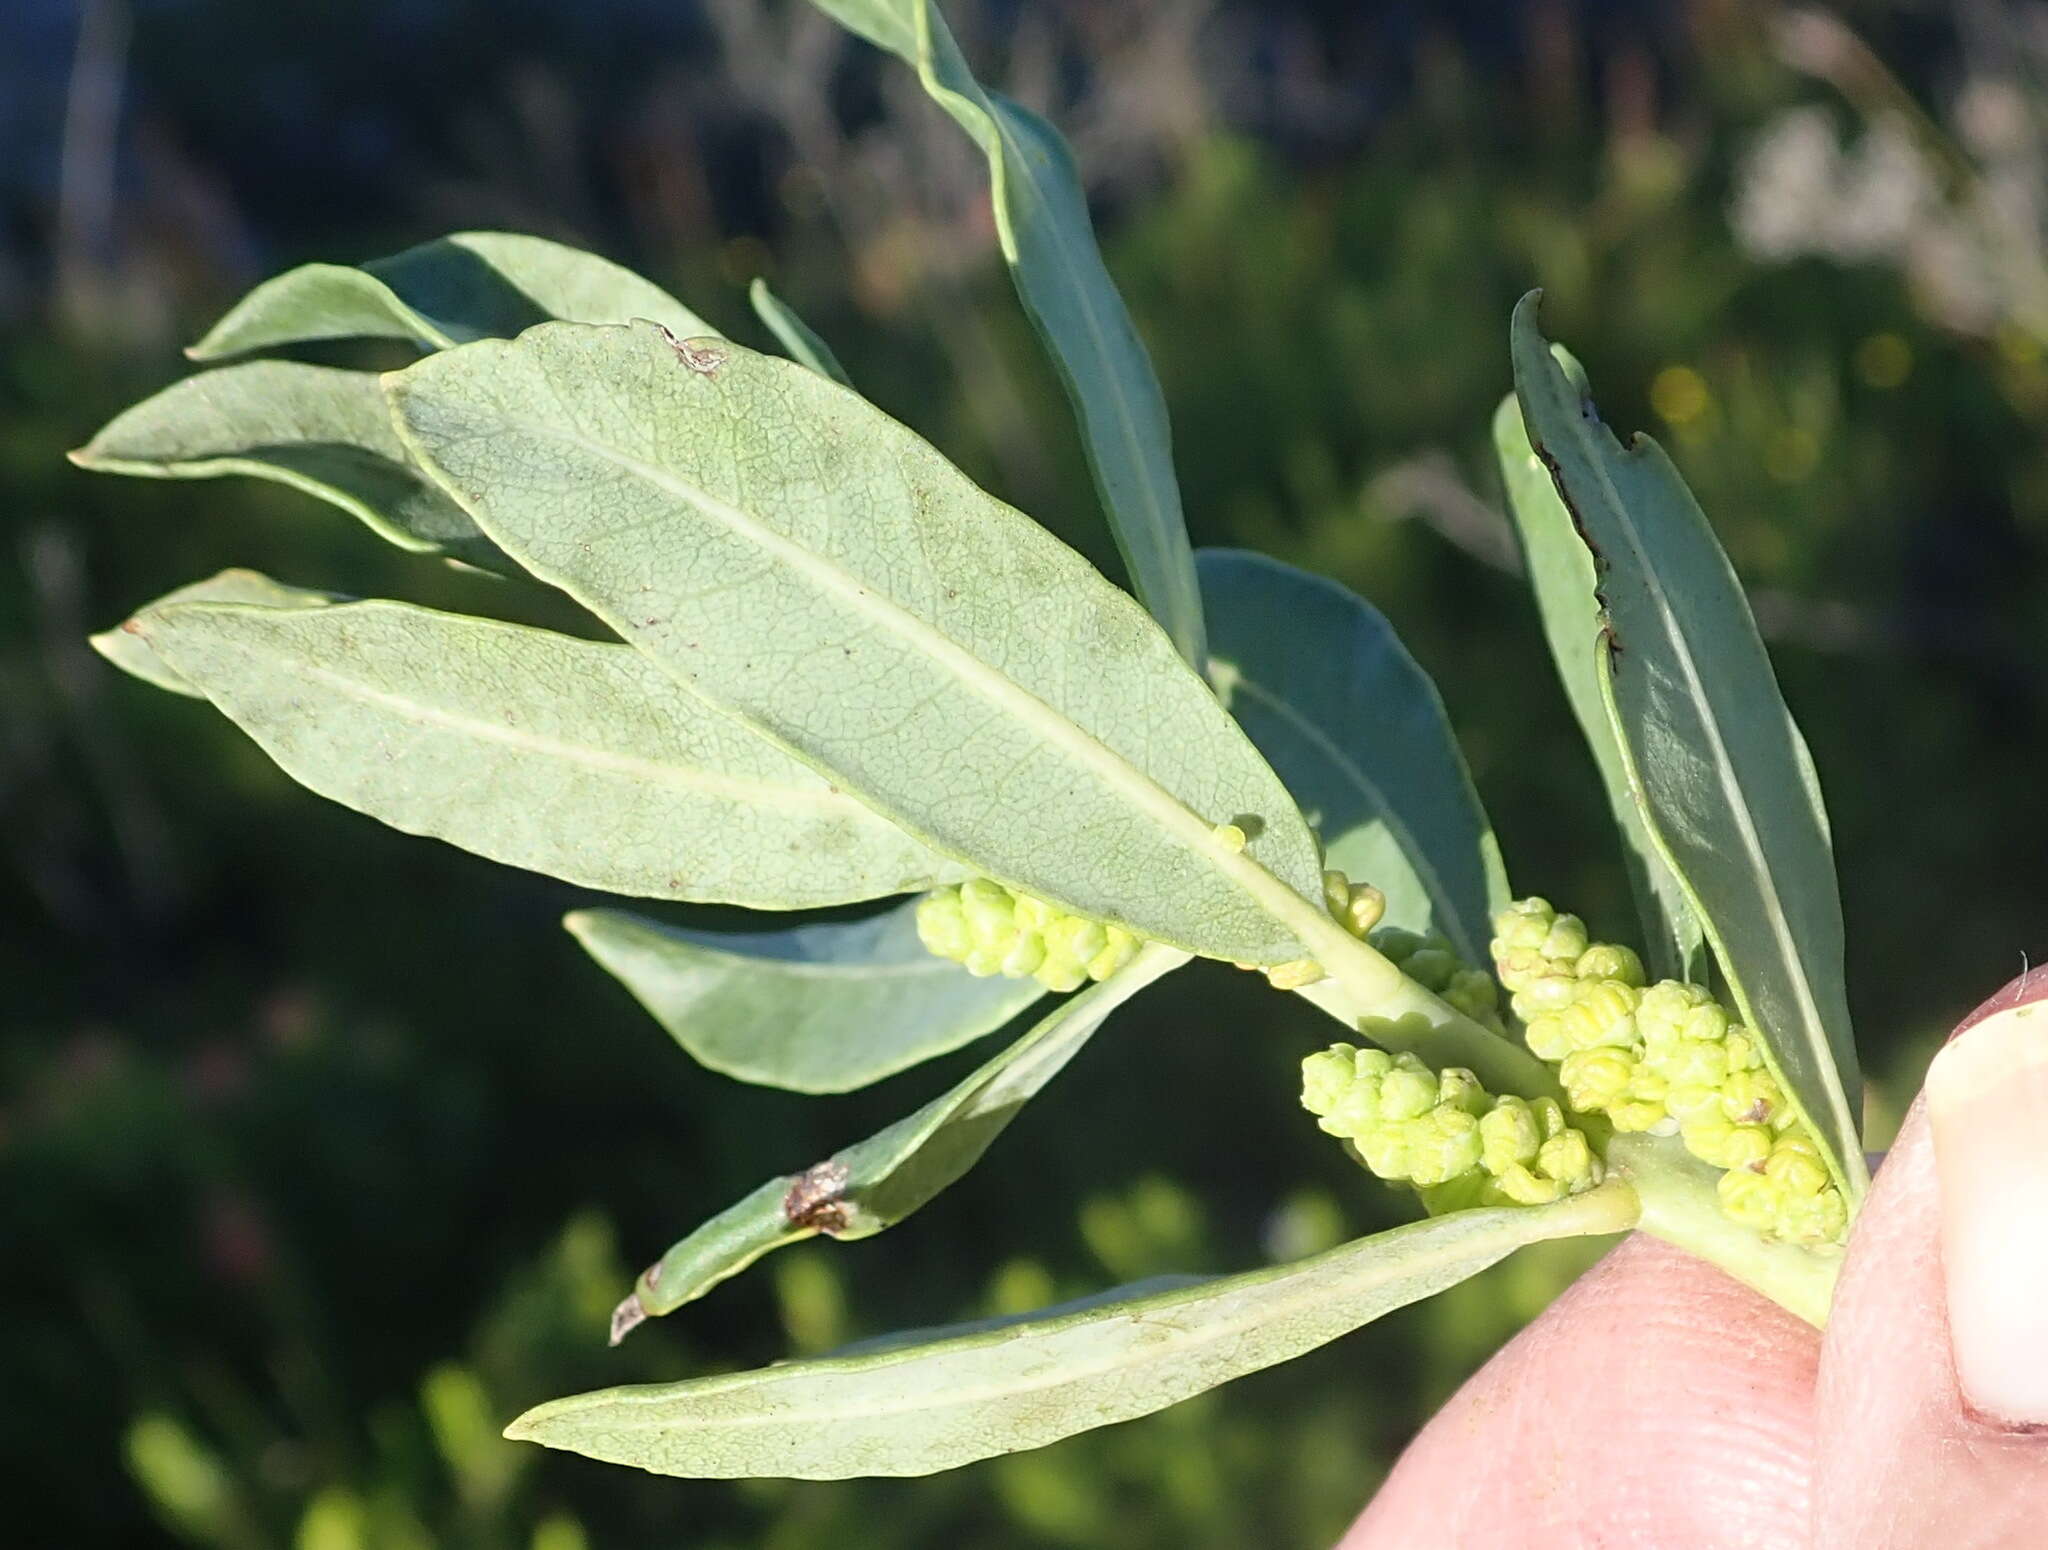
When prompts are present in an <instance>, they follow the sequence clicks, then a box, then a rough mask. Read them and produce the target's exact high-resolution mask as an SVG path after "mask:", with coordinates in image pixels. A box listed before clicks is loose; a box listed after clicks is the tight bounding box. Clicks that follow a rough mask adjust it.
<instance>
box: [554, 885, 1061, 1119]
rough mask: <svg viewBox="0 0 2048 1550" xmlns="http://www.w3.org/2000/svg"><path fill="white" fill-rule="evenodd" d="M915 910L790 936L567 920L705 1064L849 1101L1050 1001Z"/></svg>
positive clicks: (583, 917) (609, 918)
mask: <svg viewBox="0 0 2048 1550" xmlns="http://www.w3.org/2000/svg"><path fill="white" fill-rule="evenodd" d="M916 912H917V902H916V901H915V900H911V901H908V902H906V903H904V904H901V905H899V906H897V907H896V908H895V909H892V910H889V911H888V912H886V913H885V914H881V915H876V916H872V917H871V918H869V919H867V920H855V921H828V922H821V923H817V924H812V925H805V926H792V927H790V928H789V929H787V930H784V931H747V932H733V931H727V932H711V931H686V930H684V929H682V928H681V927H678V926H670V925H664V924H663V923H661V922H660V921H654V920H648V919H646V918H645V917H644V916H639V915H629V914H626V913H624V912H623V911H620V910H578V911H577V912H576V913H575V914H573V915H570V916H569V917H568V918H567V919H565V920H564V921H563V922H562V924H564V925H565V926H567V927H568V928H569V930H570V931H571V932H573V933H574V934H575V937H576V940H577V941H579V942H581V943H582V944H583V946H584V947H585V948H586V949H587V950H588V951H589V953H590V956H591V957H593V958H595V959H596V960H597V961H598V962H599V963H601V964H603V965H604V966H605V968H607V969H609V970H610V971H611V972H612V974H613V975H614V976H616V977H617V979H618V981H619V983H620V984H622V985H624V986H625V987H626V988H627V989H628V990H630V991H631V992H632V993H633V995H634V997H635V998H636V999H637V1000H638V1001H639V1002H640V1004H641V1005H642V1006H644V1007H646V1008H647V1010H648V1011H649V1012H650V1013H651V1014H652V1015H653V1017H654V1020H655V1021H656V1022H658V1023H660V1024H661V1026H662V1027H664V1028H666V1029H667V1030H668V1031H669V1033H670V1034H672V1035H673V1036H674V1037H675V1041H676V1042H677V1043H678V1044H680V1045H682V1047H683V1048H684V1049H686V1050H688V1051H689V1052H690V1054H691V1056H692V1057H693V1058H695V1059H696V1060H697V1061H698V1062H700V1063H701V1064H703V1065H707V1066H709V1067H710V1068H711V1069H712V1070H714V1071H723V1072H724V1073H725V1074H726V1075H727V1076H734V1077H738V1078H739V1079H740V1080H741V1081H743V1082H761V1083H764V1084H766V1085H767V1086H770V1087H786V1088H789V1089H791V1090H793V1091H796V1092H806V1093H842V1092H850V1091H852V1090H853V1089H854V1088H856V1087H865V1086H867V1084H868V1083H870V1082H878V1081H880V1080H881V1079H882V1078H883V1077H885V1076H890V1075H893V1074H894V1073H896V1072H898V1071H902V1070H905V1069H906V1068H908V1067H910V1066H914V1065H916V1064H917V1063H918V1062H919V1061H923V1060H930V1059H931V1058H932V1057H933V1056H935V1055H943V1054H946V1053H947V1052H948V1051H950V1050H955V1049H958V1048H959V1047H960V1046H961V1045H963V1044H966V1043H969V1042H971V1041H972V1040H975V1039H978V1038H980V1037H981V1036H982V1035H983V1034H986V1033H992V1032H994V1031H995V1030H996V1029H998V1028H1000V1027H1002V1025H1003V1024H1004V1023H1006V1022H1008V1021H1009V1020H1010V1019H1011V1018H1012V1017H1014V1016H1016V1015H1017V1014H1018V1013H1019V1012H1021V1011H1023V1010H1024V1009H1025V1008H1026V1007H1028V1006H1030V1005H1031V1003H1032V1002H1034V1001H1036V1000H1038V998H1039V997H1040V996H1042V995H1044V994H1045V992H1044V989H1043V988H1042V987H1041V986H1040V985H1039V984H1038V983H1037V982H1036V981H1034V980H1029V979H1022V980H1012V979H1003V978H1001V977H990V978H988V979H976V978H975V977H974V976H973V975H971V974H969V973H968V972H967V971H966V970H965V969H963V968H961V967H960V965H958V964H957V963H953V962H951V961H950V960H948V959H944V958H939V957H935V956H934V955H933V954H932V953H931V952H929V951H927V950H926V948H925V945H924V944H923V943H922V942H920V941H919V940H918V936H917V919H916Z"/></svg>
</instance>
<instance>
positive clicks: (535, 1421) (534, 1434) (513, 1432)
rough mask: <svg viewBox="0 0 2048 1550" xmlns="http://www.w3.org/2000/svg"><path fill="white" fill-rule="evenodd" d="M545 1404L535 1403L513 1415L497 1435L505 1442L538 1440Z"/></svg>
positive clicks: (539, 1438)
mask: <svg viewBox="0 0 2048 1550" xmlns="http://www.w3.org/2000/svg"><path fill="white" fill-rule="evenodd" d="M546 1409H547V1406H546V1405H535V1406H534V1407H533V1408H532V1409H531V1410H529V1411H527V1412H526V1413H525V1414H523V1415H519V1416H516V1417H514V1418H513V1419H512V1420H511V1421H510V1422H509V1423H507V1425H506V1427H505V1430H504V1431H503V1432H501V1433H500V1434H499V1435H500V1436H502V1437H503V1438H504V1439H505V1440H506V1441H507V1442H540V1441H541V1420H540V1417H541V1415H542V1413H543V1412H544V1411H545V1410H546Z"/></svg>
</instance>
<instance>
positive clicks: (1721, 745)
mask: <svg viewBox="0 0 2048 1550" xmlns="http://www.w3.org/2000/svg"><path fill="white" fill-rule="evenodd" d="M1546 364H1547V365H1549V367H1550V369H1551V370H1552V371H1555V370H1557V367H1556V366H1555V364H1554V363H1552V362H1549V361H1548V358H1547V355H1546ZM1550 389H1551V393H1552V395H1553V397H1555V395H1556V391H1557V389H1556V383H1555V381H1554V380H1553V381H1552V382H1551V384H1550ZM1567 407H1568V408H1569V406H1567ZM1596 423H1597V422H1596ZM1601 429H1602V430H1603V431H1604V430H1605V427H1604V426H1603V427H1601ZM1591 434H1592V433H1590V432H1588V431H1586V430H1585V429H1584V428H1583V423H1582V422H1581V430H1580V432H1579V440H1580V450H1581V451H1582V452H1583V453H1585V454H1586V455H1587V456H1588V458H1589V460H1590V462H1591V463H1592V465H1593V468H1594V470H1595V472H1596V473H1597V475H1598V478H1599V480H1600V485H1601V488H1602V489H1603V490H1604V491H1605V493H1606V495H1607V497H1608V505H1609V509H1610V510H1611V511H1612V512H1613V513H1614V514H1615V515H1616V518H1617V521H1618V524H1619V526H1620V528H1621V530H1622V532H1623V533H1625V534H1626V535H1627V538H1628V543H1629V547H1630V548H1631V549H1632V550H1633V551H1634V556H1635V561H1636V569H1637V572H1638V574H1639V575H1640V576H1642V578H1643V581H1644V586H1643V590H1644V593H1645V595H1646V596H1648V597H1649V598H1650V600H1651V602H1652V604H1653V606H1654V607H1655V608H1656V610H1657V613H1658V616H1659V618H1660V619H1661V620H1662V621H1663V623H1664V627H1665V635H1666V637H1667V639H1668V640H1669V641H1670V642H1671V647H1672V653H1673V655H1674V657H1675V658H1676V660H1677V662H1678V664H1679V666H1680V669H1681V670H1682V671H1683V673H1684V674H1685V682H1686V687H1687V690H1688V694H1689V697H1690V698H1691V699H1692V701H1693V703H1695V704H1697V705H1699V706H1700V707H1701V715H1700V718H1699V721H1700V725H1701V727H1702V729H1703V730H1704V731H1705V732H1706V734H1707V737H1708V739H1709V741H1710V744H1711V746H1712V749H1713V752H1714V777H1715V780H1716V781H1717V782H1718V784H1719V785H1720V787H1721V792H1722V795H1723V797H1724V798H1726V805H1727V808H1728V810H1729V811H1730V813H1731V814H1732V815H1733V817H1734V820H1735V826H1736V829H1737V832H1738V833H1739V834H1740V835H1741V837H1742V845H1743V850H1744V852H1745V854H1746V856H1747V857H1748V859H1749V861H1750V868H1749V870H1750V873H1751V876H1752V877H1754V878H1756V879H1757V880H1758V881H1757V893H1758V895H1759V897H1760V898H1761V899H1762V900H1763V902H1764V904H1765V906H1766V908H1765V912H1764V914H1765V919H1766V921H1767V923H1768V925H1769V928H1770V931H1771V935H1772V937H1773V939H1774V940H1775V941H1776V943H1777V946H1778V950H1779V956H1780V958H1781V960H1782V961H1783V962H1784V963H1785V964H1786V965H1787V966H1788V968H1789V969H1790V970H1791V972H1790V973H1788V974H1787V975H1786V978H1787V979H1788V980H1789V981H1790V984H1791V989H1792V993H1793V998H1794V1001H1795V1003H1796V1005H1797V1010H1798V1013H1799V1017H1800V1020H1801V1022H1802V1023H1803V1024H1804V1026H1805V1029H1806V1033H1807V1039H1806V1043H1807V1045H1808V1047H1809V1049H1812V1048H1813V1046H1814V1037H1813V1036H1814V1035H1815V1034H1816V1033H1817V1034H1818V1035H1819V1046H1820V1048H1821V1049H1824V1050H1825V1051H1827V1052H1828V1058H1827V1059H1824V1060H1820V1061H1816V1062H1814V1064H1815V1065H1816V1066H1817V1067H1818V1068H1819V1075H1820V1079H1821V1086H1822V1088H1823V1089H1824V1091H1825V1092H1826V1093H1827V1096H1828V1100H1829V1107H1830V1108H1832V1109H1833V1110H1834V1111H1835V1112H1834V1114H1833V1116H1832V1117H1833V1119H1834V1122H1835V1126H1836V1128H1837V1129H1839V1130H1840V1131H1841V1135H1842V1138H1843V1142H1844V1144H1845V1145H1852V1146H1853V1145H1854V1144H1855V1138H1856V1129H1855V1126H1854V1124H1853V1123H1852V1122H1851V1121H1850V1119H1849V1116H1848V1113H1847V1097H1846V1094H1844V1093H1843V1092H1842V1090H1841V1083H1840V1081H1839V1080H1837V1079H1836V1077H1835V1068H1834V1061H1833V1054H1832V1052H1833V1049H1834V1040H1833V1038H1832V1036H1831V1033H1830V1030H1829V1028H1828V1026H1827V1023H1826V1021H1825V1020H1824V1019H1823V1018H1822V1016H1821V1012H1820V1005H1819V1003H1818V1001H1816V1000H1815V998H1814V995H1813V987H1812V985H1811V984H1810V982H1809V979H1808V975H1807V972H1806V960H1805V958H1804V957H1803V956H1802V955H1801V954H1800V952H1799V947H1798V942H1797V940H1796V939H1795V938H1794V936H1793V934H1792V930H1791V925H1790V922H1789V921H1788V920H1787V919H1786V916H1785V906H1784V901H1783V899H1782V897H1781V895H1780V891H1779V888H1778V884H1777V873H1776V871H1775V870H1774V869H1773V868H1772V867H1771V865H1770V862H1769V858H1768V857H1767V856H1766V855H1765V853H1764V850H1763V846H1762V839H1761V836H1760V835H1759V834H1758V833H1757V829H1756V825H1755V822H1754V820H1753V818H1752V817H1751V814H1750V811H1749V804H1748V802H1747V800H1746V799H1745V797H1744V794H1743V788H1742V786H1741V784H1740V783H1739V782H1738V781H1736V780H1735V778H1734V770H1733V765H1732V761H1731V759H1730V757H1729V754H1728V744H1727V742H1726V740H1725V739H1724V738H1723V736H1722V733H1721V726H1720V710H1719V707H1718V705H1716V703H1715V702H1714V701H1713V699H1712V698H1710V697H1709V695H1708V694H1707V689H1706V683H1705V680H1704V679H1703V678H1702V676H1701V674H1700V671H1699V664H1698V662H1697V661H1696V660H1695V658H1694V656H1693V651H1692V645H1691V642H1690V640H1689V639H1688V638H1687V636H1686V634H1685V631H1684V630H1683V628H1682V627H1681V626H1680V624H1679V618H1678V613H1677V611H1676V609H1675V607H1674V606H1673V604H1672V602H1671V599H1670V596H1669V593H1668V592H1667V590H1666V588H1665V587H1664V584H1663V579H1662V577H1661V576H1660V575H1659V574H1658V572H1657V569H1656V567H1655V566H1653V565H1652V564H1650V562H1649V553H1648V549H1647V548H1646V546H1645V545H1644V543H1643V539H1642V536H1641V531H1640V529H1639V527H1638V525H1637V524H1636V522H1635V521H1634V520H1633V519H1632V518H1631V517H1630V516H1629V511H1628V503H1627V502H1626V501H1625V500H1623V498H1622V496H1621V492H1620V490H1619V489H1618V488H1617V487H1616V485H1615V483H1614V480H1613V478H1612V476H1611V475H1610V474H1609V472H1608V469H1607V463H1606V460H1605V459H1604V458H1603V457H1602V456H1601V455H1600V451H1601V449H1600V448H1599V447H1598V445H1597V444H1595V445H1593V446H1588V445H1586V443H1587V441H1588V440H1589V439H1590V437H1591ZM1615 451H1616V455H1618V456H1619V457H1621V458H1622V459H1623V460H1624V461H1626V460H1628V459H1630V458H1632V457H1634V456H1635V455H1636V454H1635V453H1634V452H1632V451H1631V450H1630V449H1628V448H1625V447H1621V446H1619V445H1618V444H1617V446H1616V449H1615ZM1717 934H1718V933H1717ZM1722 956H1723V959H1724V961H1723V963H1722V965H1721V967H1722V971H1723V972H1724V973H1726V974H1727V975H1728V979H1729V982H1730V984H1731V985H1733V986H1735V987H1736V988H1737V990H1738V993H1741V987H1742V976H1741V974H1740V972H1739V971H1738V970H1737V969H1736V968H1735V966H1734V965H1732V964H1731V963H1729V962H1727V961H1725V960H1726V958H1727V954H1725V953H1724V954H1723V955H1722ZM1743 999H1745V1000H1746V999H1748V998H1747V996H1746V995H1744V996H1743ZM1844 1166H1846V1164H1845V1165H1844Z"/></svg>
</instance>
